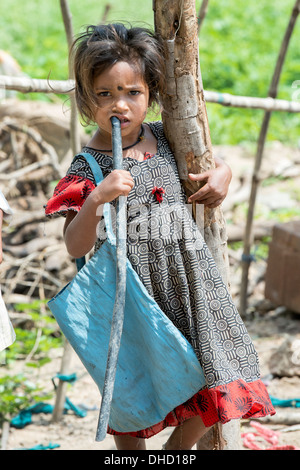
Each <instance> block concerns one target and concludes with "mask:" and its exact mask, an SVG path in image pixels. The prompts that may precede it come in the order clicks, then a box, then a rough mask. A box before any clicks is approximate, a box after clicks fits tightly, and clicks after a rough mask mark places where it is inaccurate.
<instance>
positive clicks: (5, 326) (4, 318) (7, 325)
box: [0, 191, 16, 352]
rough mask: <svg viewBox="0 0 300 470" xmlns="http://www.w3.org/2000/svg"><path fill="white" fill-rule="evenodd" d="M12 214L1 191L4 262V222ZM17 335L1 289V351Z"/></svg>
mask: <svg viewBox="0 0 300 470" xmlns="http://www.w3.org/2000/svg"><path fill="white" fill-rule="evenodd" d="M11 215H12V210H11V208H10V207H9V205H8V202H7V200H6V199H5V197H4V195H3V193H2V191H0V263H2V223H3V220H6V221H7V220H8V219H9V217H11ZM15 338H16V335H15V332H14V329H13V327H12V324H11V321H10V319H9V316H8V313H7V310H6V307H5V304H4V301H3V298H2V295H1V289H0V352H1V351H3V350H4V349H5V348H7V347H8V346H10V345H11V344H12V343H13V342H14V341H15Z"/></svg>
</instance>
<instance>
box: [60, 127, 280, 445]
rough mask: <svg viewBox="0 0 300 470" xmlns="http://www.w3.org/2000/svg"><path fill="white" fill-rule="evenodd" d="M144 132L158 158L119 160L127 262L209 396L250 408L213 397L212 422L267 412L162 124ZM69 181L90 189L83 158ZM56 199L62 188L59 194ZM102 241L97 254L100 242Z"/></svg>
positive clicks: (245, 338) (252, 355)
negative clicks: (184, 343)
mask: <svg viewBox="0 0 300 470" xmlns="http://www.w3.org/2000/svg"><path fill="white" fill-rule="evenodd" d="M149 126H150V128H151V130H152V133H153V134H154V136H155V137H156V138H157V142H158V150H157V154H156V155H153V156H149V158H146V159H145V160H144V161H142V162H139V161H136V160H135V159H132V158H125V159H124V169H125V170H128V171H129V172H130V173H131V175H132V177H133V179H134V188H133V189H132V190H131V192H130V193H129V196H128V199H127V201H128V237H127V247H128V258H129V260H130V262H131V264H132V266H133V268H134V269H135V271H136V272H137V274H138V275H139V277H140V279H141V280H142V282H143V284H144V285H145V287H146V288H147V290H148V292H149V293H150V295H152V296H153V297H154V299H155V301H156V302H157V304H158V305H159V307H160V308H161V310H162V311H163V312H164V313H165V314H166V315H167V316H168V317H169V319H170V320H171V321H172V322H173V323H174V325H175V326H176V327H177V328H178V329H179V330H180V331H181V333H182V334H183V335H184V336H185V337H186V339H187V340H188V341H189V342H190V343H191V345H192V346H193V348H194V350H195V353H196V355H197V357H198V360H199V362H200V364H201V366H202V369H203V372H204V375H205V377H206V384H207V390H211V391H212V390H217V389H218V388H220V387H224V386H226V385H229V388H228V389H227V390H229V392H228V393H229V395H228V396H227V401H229V400H228V397H229V396H230V393H231V394H232V396H234V397H235V398H234V399H236V398H238V399H239V400H242V401H243V402H246V403H248V406H246V407H245V409H244V410H243V411H241V410H239V412H232V411H231V410H230V409H229V408H230V407H229V408H228V406H227V405H224V403H223V404H221V401H222V400H221V399H219V398H218V399H217V401H218V405H217V406H216V407H217V408H219V409H218V410H217V414H218V419H220V420H222V417H221V415H222V413H223V415H224V416H225V418H224V419H223V421H224V422H226V421H227V420H228V419H231V418H238V417H240V416H245V415H246V414H247V413H248V414H249V413H250V414H252V415H257V416H263V415H265V414H267V413H270V412H271V413H273V409H272V405H271V404H270V402H269V398H268V394H267V392H266V391H265V389H264V386H263V384H262V382H261V381H260V380H259V377H260V374H259V365H258V357H257V353H256V351H255V348H254V346H253V343H252V341H251V339H250V337H249V334H248V332H247V330H246V327H245V325H244V323H243V321H242V319H241V317H240V315H239V314H238V312H237V309H236V307H235V305H234V303H233V301H232V298H231V296H230V294H229V292H228V290H227V287H226V285H225V284H224V282H223V280H222V278H221V276H220V274H219V271H218V269H217V267H216V265H215V262H214V260H213V258H212V256H211V254H210V251H209V250H208V248H207V246H206V244H205V242H204V240H203V237H202V235H201V233H200V231H199V229H198V227H197V225H196V224H195V222H194V220H193V219H192V217H191V214H190V211H189V209H188V206H187V204H186V196H185V194H184V192H183V189H182V186H181V184H180V180H179V176H178V171H177V166H176V162H175V159H174V156H173V154H172V152H171V150H170V148H169V146H168V142H167V140H166V138H165V136H164V132H163V127H162V124H161V123H160V122H155V123H149ZM83 151H84V152H89V153H91V154H92V155H93V156H94V158H95V159H96V160H97V162H98V163H99V165H100V167H101V169H102V172H103V175H104V177H105V176H106V175H107V174H108V173H110V172H111V171H112V168H113V161H112V157H111V156H108V155H105V154H102V153H100V152H99V151H97V150H95V149H91V148H89V147H85V148H84V149H83ZM73 176H74V177H76V178H78V177H79V178H83V179H84V180H89V181H91V182H92V183H94V179H93V175H92V172H91V170H90V168H89V166H88V164H87V163H86V161H85V159H84V158H82V159H80V157H79V158H78V159H77V160H76V162H75V163H73V164H72V165H71V167H70V169H69V171H68V175H67V178H69V180H70V181H71V179H72V177H73ZM70 178H71V179H70ZM61 192H62V191H61V187H60V188H59V190H58V191H57V195H58V193H59V194H61ZM65 199H66V198H65ZM71 208H72V207H71ZM103 229H104V227H102V229H101V227H100V229H99V233H102V234H103ZM101 238H102V237H101ZM101 238H99V239H98V241H97V244H96V249H97V247H99V246H100V245H101V243H102V242H103V240H101ZM232 384H235V385H236V384H238V386H233V385H232ZM241 384H242V386H241ZM246 384H247V385H246ZM251 384H252V385H251ZM237 389H239V390H241V389H244V390H243V391H241V392H237ZM239 393H240V395H239ZM219 395H220V394H219ZM221 395H222V394H221ZM223 395H224V393H223ZM237 395H238V396H237ZM254 395H255V397H256V398H255V399H253V396H254ZM249 396H250V399H249ZM231 400H233V398H231ZM249 400H250V401H249ZM250 402H251V403H250ZM254 402H255V405H253V403H254ZM257 402H258V404H257ZM230 406H231V405H230ZM221 408H222V412H221V411H220V409H221ZM251 409H252V412H251ZM245 411H246V413H245ZM208 424H210V420H209V419H208V420H207V425H208ZM139 435H140V436H141V437H144V436H142V435H141V434H139ZM146 437H148V436H146Z"/></svg>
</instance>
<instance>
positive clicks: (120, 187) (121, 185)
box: [93, 170, 134, 204]
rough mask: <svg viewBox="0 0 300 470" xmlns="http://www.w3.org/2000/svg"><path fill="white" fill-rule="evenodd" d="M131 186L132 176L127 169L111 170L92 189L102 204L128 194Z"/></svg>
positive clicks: (132, 183)
mask: <svg viewBox="0 0 300 470" xmlns="http://www.w3.org/2000/svg"><path fill="white" fill-rule="evenodd" d="M133 186H134V182H133V178H132V176H131V174H130V173H129V171H126V170H113V171H112V172H111V173H110V174H109V175H107V176H106V177H105V178H104V180H103V181H102V182H101V183H100V184H99V186H97V187H96V188H95V189H94V191H95V192H96V196H97V198H98V201H99V202H100V203H101V204H104V203H106V202H111V201H113V200H114V199H116V198H117V197H119V196H128V194H129V192H130V191H131V189H132V188H133ZM94 191H93V193H94Z"/></svg>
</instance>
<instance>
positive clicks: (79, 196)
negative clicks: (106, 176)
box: [45, 175, 95, 217]
mask: <svg viewBox="0 0 300 470" xmlns="http://www.w3.org/2000/svg"><path fill="white" fill-rule="evenodd" d="M94 188H95V185H94V184H93V183H92V181H90V180H89V179H87V178H83V177H82V176H75V175H67V176H65V177H64V178H62V179H61V180H60V181H59V183H58V184H57V186H56V188H55V190H54V193H53V196H52V197H51V199H49V201H48V202H47V204H46V206H45V213H46V215H47V216H53V215H63V216H64V217H65V216H66V214H67V211H68V210H73V211H76V212H79V211H80V209H81V207H82V205H83V203H84V201H85V200H86V198H87V197H88V195H89V194H90V193H91V192H92V191H93V189H94Z"/></svg>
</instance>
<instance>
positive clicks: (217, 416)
mask: <svg viewBox="0 0 300 470" xmlns="http://www.w3.org/2000/svg"><path fill="white" fill-rule="evenodd" d="M273 414H275V410H274V408H273V405H272V403H271V400H270V398H269V395H268V392H267V390H266V387H265V385H264V384H263V382H262V381H261V380H256V381H254V382H251V383H247V382H244V381H243V380H241V379H239V380H236V381H234V382H231V383H229V384H226V385H221V386H219V387H215V388H212V389H208V388H205V389H203V390H200V391H199V392H198V393H196V394H195V395H194V396H192V397H191V398H190V399H189V400H187V401H186V402H185V403H183V404H181V405H179V406H177V407H176V408H175V409H174V410H173V411H171V412H170V413H168V415H167V416H166V417H165V419H164V420H163V421H161V422H160V423H157V424H154V425H153V426H150V427H149V428H147V429H143V430H140V431H135V432H128V433H121V432H117V431H114V430H113V429H111V428H110V427H108V431H107V432H108V433H109V434H112V435H122V434H128V435H130V436H134V437H140V438H144V439H148V438H149V437H152V436H154V435H155V434H158V433H159V432H161V431H162V430H163V429H165V428H166V427H169V426H178V425H180V424H182V423H183V422H184V421H186V420H187V419H190V418H192V417H193V416H200V417H201V419H202V421H203V423H204V425H205V426H206V427H210V426H213V425H214V424H216V423H218V422H221V423H222V424H225V423H227V422H228V421H231V420H232V419H242V418H243V419H248V418H262V417H263V416H266V415H273Z"/></svg>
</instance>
